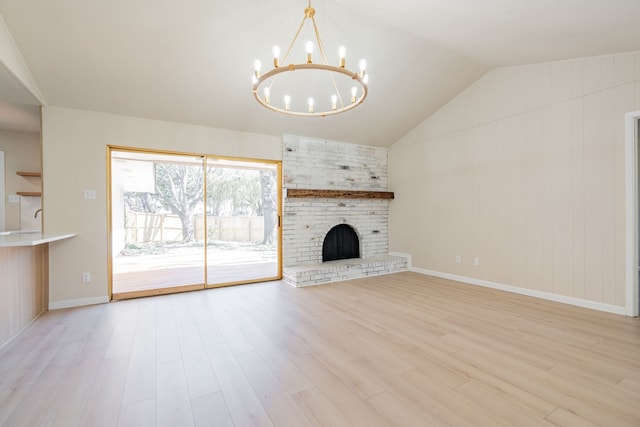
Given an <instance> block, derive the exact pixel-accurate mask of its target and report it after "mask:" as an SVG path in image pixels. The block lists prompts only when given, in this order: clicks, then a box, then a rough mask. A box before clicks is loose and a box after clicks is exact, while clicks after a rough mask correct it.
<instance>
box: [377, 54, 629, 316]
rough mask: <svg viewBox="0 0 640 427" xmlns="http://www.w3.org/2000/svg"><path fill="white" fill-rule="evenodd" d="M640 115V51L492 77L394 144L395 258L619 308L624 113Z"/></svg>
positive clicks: (473, 278) (621, 292) (424, 267)
mask: <svg viewBox="0 0 640 427" xmlns="http://www.w3.org/2000/svg"><path fill="white" fill-rule="evenodd" d="M639 108H640V52H632V53H625V54H617V55H609V56H601V57H592V58H584V59H577V60H571V61H560V62H552V63H543V64H535V65H527V66H518V67H508V68H501V69H496V70H493V71H491V72H489V73H487V74H486V75H485V76H483V77H482V78H481V79H479V80H478V81H476V82H475V83H474V84H473V85H471V86H470V87H469V88H467V89H466V90H465V91H463V92H462V93H461V94H459V95H458V96H457V97H456V98H454V99H452V100H451V101H450V102H449V103H448V104H447V105H445V106H444V107H442V108H441V109H440V110H439V111H437V112H436V113H434V114H433V115H432V116H431V117H429V118H428V119H427V120H425V121H424V122H423V123H422V124H421V125H419V126H418V127H416V128H415V129H414V130H413V131H411V132H410V133H409V134H407V135H406V136H405V137H403V138H402V139H401V140H400V141H398V142H397V143H396V144H394V145H393V146H392V148H391V150H390V153H389V158H390V159H389V160H390V189H391V190H392V191H394V192H395V194H396V199H395V200H394V202H393V203H392V205H391V216H390V222H391V232H390V233H391V242H390V243H391V250H392V251H396V252H404V253H410V254H411V255H412V260H413V267H414V268H416V269H418V270H421V271H430V272H436V273H442V274H444V275H454V276H459V277H462V278H469V279H471V280H470V281H478V282H480V281H482V282H483V283H489V284H504V285H508V286H511V287H514V289H516V290H517V289H520V290H523V293H533V294H535V293H538V294H542V295H558V296H562V297H567V298H568V299H569V300H573V302H580V301H582V302H593V303H595V305H596V306H598V308H603V309H605V310H607V309H611V311H620V310H619V309H618V308H622V307H624V305H625V268H624V261H625V245H624V242H625V221H624V206H625V205H624V185H625V183H624V114H625V113H627V112H629V111H634V110H638V109H639ZM456 255H460V256H461V257H462V263H460V264H457V263H456V262H455V259H456ZM475 257H479V258H480V265H479V266H474V265H473V259H474V258H475ZM529 291H532V292H529ZM585 305H587V306H588V305H589V304H585Z"/></svg>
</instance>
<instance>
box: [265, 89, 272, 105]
mask: <svg viewBox="0 0 640 427" xmlns="http://www.w3.org/2000/svg"><path fill="white" fill-rule="evenodd" d="M264 102H266V103H267V104H269V103H270V102H271V89H269V86H267V87H265V88H264Z"/></svg>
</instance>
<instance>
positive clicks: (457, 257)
mask: <svg viewBox="0 0 640 427" xmlns="http://www.w3.org/2000/svg"><path fill="white" fill-rule="evenodd" d="M456 264H462V257H461V256H460V255H456Z"/></svg>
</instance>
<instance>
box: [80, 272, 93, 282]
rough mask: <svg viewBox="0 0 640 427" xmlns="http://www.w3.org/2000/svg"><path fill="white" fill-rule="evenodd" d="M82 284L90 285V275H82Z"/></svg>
mask: <svg viewBox="0 0 640 427" xmlns="http://www.w3.org/2000/svg"><path fill="white" fill-rule="evenodd" d="M82 283H91V273H82Z"/></svg>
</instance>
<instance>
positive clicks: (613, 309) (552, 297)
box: [409, 267, 626, 316]
mask: <svg viewBox="0 0 640 427" xmlns="http://www.w3.org/2000/svg"><path fill="white" fill-rule="evenodd" d="M409 271H413V272H415V273H420V274H426V275H429V276H435V277H441V278H443V279H450V280H455V281H458V282H462V283H468V284H470V285H478V286H483V287H485V288H491V289H498V290H501V291H506V292H512V293H515V294H520V295H527V296H530V297H535V298H541V299H545V300H549V301H555V302H561V303H564V304H569V305H575V306H577V307H583V308H590V309H592V310H598V311H604V312H607V313H613V314H621V315H623V316H624V315H626V308H625V307H621V306H617V305H612V304H605V303H601V302H595V301H589V300H584V299H580V298H574V297H567V296H564V295H558V294H552V293H550V292H543V291H536V290H534V289H526V288H520V287H518V286H512V285H505V284H502V283H495V282H490V281H488V280H481V279H474V278H471V277H465V276H457V275H455V274H449V273H441V272H439V271H432V270H425V269H422V268H413V267H411V268H409Z"/></svg>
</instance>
